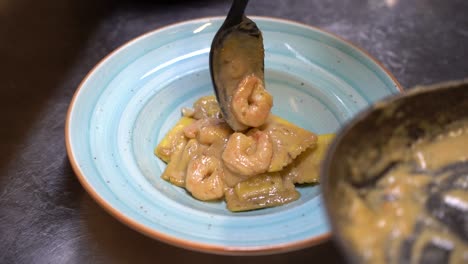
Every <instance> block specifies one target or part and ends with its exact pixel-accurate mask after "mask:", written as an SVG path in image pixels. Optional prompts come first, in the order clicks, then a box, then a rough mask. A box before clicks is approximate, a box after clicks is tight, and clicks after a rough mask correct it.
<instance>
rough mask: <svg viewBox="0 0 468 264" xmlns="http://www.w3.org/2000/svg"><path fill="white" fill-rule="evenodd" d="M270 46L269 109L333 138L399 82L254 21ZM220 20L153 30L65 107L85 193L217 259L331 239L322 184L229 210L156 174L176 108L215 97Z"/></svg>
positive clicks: (316, 40) (320, 41) (284, 25)
mask: <svg viewBox="0 0 468 264" xmlns="http://www.w3.org/2000/svg"><path fill="white" fill-rule="evenodd" d="M252 19H253V20H254V21H255V22H256V23H257V25H258V26H259V28H260V29H261V30H262V32H263V35H264V45H265V79H266V87H267V89H268V90H269V91H270V92H271V93H272V94H273V96H274V107H273V113H275V114H277V115H280V116H282V117H285V118H287V119H288V120H290V121H292V122H293V123H295V124H298V125H300V126H302V127H304V128H306V129H309V130H311V131H314V132H316V133H319V134H321V133H331V132H335V131H337V129H338V128H339V127H341V126H342V125H343V124H344V123H345V122H346V121H347V120H349V119H350V118H352V117H353V116H354V115H355V114H356V113H358V112H359V111H361V110H362V109H364V108H366V107H367V106H369V105H370V104H372V102H374V101H376V100H379V99H381V98H383V97H386V96H388V95H391V94H394V93H398V92H399V91H400V90H401V88H400V86H399V84H398V82H397V81H396V80H395V79H394V78H393V77H392V75H391V74H390V73H388V72H387V71H386V70H385V69H384V68H383V67H382V66H380V64H379V63H378V62H376V61H375V60H374V59H373V58H371V57H370V56H369V55H367V54H366V53H365V52H363V51H361V50H360V49H358V48H357V47H355V46H353V45H351V44H349V43H348V42H346V41H344V40H341V39H340V38H338V37H336V36H334V35H332V34H330V33H326V32H324V31H321V30H319V29H317V28H313V27H310V26H306V25H302V24H298V23H295V22H291V21H285V20H279V19H273V18H265V17H252ZM222 22H223V18H219V17H218V18H216V17H215V18H202V19H197V20H191V21H187V22H183V23H179V24H175V25H171V26H168V27H164V28H161V29H158V30H156V31H152V32H149V33H147V34H145V35H143V36H140V37H138V38H136V39H134V40H132V41H130V42H128V43H127V44H125V45H123V46H122V47H120V48H119V49H117V50H116V51H114V52H112V53H111V54H110V55H108V56H107V57H106V58H104V59H103V60H102V61H101V62H100V63H99V64H98V65H97V66H96V67H95V68H94V69H92V70H91V72H90V73H89V74H88V75H87V76H86V77H85V79H84V80H83V81H82V83H81V84H80V86H79V87H78V89H77V91H76V93H75V95H74V97H73V99H72V102H71V104H70V107H69V111H68V115H67V120H66V143H67V144H66V146H67V152H68V156H69V159H70V162H71V164H72V167H73V169H74V171H75V173H76V175H77V177H78V179H79V181H80V182H81V184H82V185H83V187H84V188H85V189H86V191H87V192H88V193H89V194H90V195H91V196H92V197H93V198H94V199H95V200H96V201H97V202H98V203H99V204H100V205H101V206H102V207H103V208H104V209H106V210H107V211H108V212H109V213H110V214H112V215H113V216H114V217H116V218H117V219H119V220H120V221H122V222H123V223H125V224H127V225H128V226H129V227H131V228H133V229H135V230H137V231H139V232H141V233H143V234H146V235H148V236H150V237H152V238H155V239H158V240H161V241H164V242H167V243H169V244H172V245H176V246H180V247H183V248H187V249H191V250H197V251H203V252H210V253H217V254H231V255H233V254H236V255H247V254H269V253H278V252H285V251H290V250H294V249H299V248H304V247H307V246H312V245H314V244H317V243H320V242H322V241H324V240H326V239H328V238H329V237H330V235H329V232H330V227H329V224H328V222H327V218H326V215H325V211H324V206H323V202H322V197H321V195H320V186H304V187H300V188H299V191H300V193H301V198H300V199H299V200H297V201H295V202H293V203H290V204H287V205H284V206H280V207H275V208H269V209H263V210H256V211H250V212H241V213H232V212H229V211H228V210H227V209H226V206H225V204H224V203H223V202H216V203H215V202H201V201H198V200H196V199H194V198H192V197H191V196H190V195H189V194H188V193H187V192H186V191H185V190H184V189H182V188H179V187H176V186H173V185H171V184H170V183H168V182H166V181H164V180H162V179H161V178H160V175H161V172H162V171H163V170H164V168H165V164H164V163H163V162H162V161H161V160H159V159H158V158H157V157H155V156H154V154H153V150H154V147H155V146H156V145H157V144H158V142H159V141H160V140H161V139H162V138H163V136H164V135H165V134H166V132H167V131H168V130H169V129H170V128H171V127H172V126H173V125H174V124H175V123H176V121H177V120H178V118H179V117H180V115H181V114H180V109H181V108H182V107H184V106H191V105H192V103H193V102H194V101H195V100H196V99H197V98H199V97H200V96H203V95H209V94H213V90H212V86H211V79H210V76H209V69H208V55H209V50H210V44H211V40H212V39H213V36H214V34H215V32H216V31H217V29H218V28H219V27H220V25H221V24H222Z"/></svg>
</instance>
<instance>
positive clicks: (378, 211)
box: [341, 126, 468, 264]
mask: <svg viewBox="0 0 468 264" xmlns="http://www.w3.org/2000/svg"><path fill="white" fill-rule="evenodd" d="M397 151H399V150H397ZM394 154H395V153H394ZM397 154H398V155H400V156H401V157H410V158H408V159H407V160H406V161H404V162H401V163H398V164H397V165H396V166H394V167H393V168H392V169H391V170H389V171H387V172H386V173H384V175H383V176H381V177H379V179H378V181H377V182H376V183H375V185H373V186H367V187H356V188H355V187H353V186H351V185H349V184H346V183H342V185H341V187H342V188H343V190H344V191H345V193H346V195H348V196H349V197H350V198H351V199H350V204H349V207H348V208H349V211H348V215H349V216H351V217H349V218H347V219H343V221H350V222H348V223H346V224H344V223H343V233H344V235H345V236H346V237H347V238H348V239H349V240H350V241H352V247H353V248H354V250H355V251H356V252H358V253H359V255H360V256H361V258H362V261H363V262H364V263H401V262H402V261H407V262H405V263H453V264H455V263H468V241H467V240H468V237H467V233H468V230H467V229H468V226H467V225H468V176H464V175H468V164H467V163H466V162H468V126H464V127H461V128H459V129H456V130H452V131H451V132H449V133H445V134H443V135H439V136H438V137H436V138H435V139H432V140H429V139H426V140H421V141H420V142H417V143H415V144H414V145H413V146H412V147H411V148H409V149H406V150H401V153H397ZM453 164H458V165H460V167H459V168H461V166H465V167H466V169H465V170H464V171H463V172H462V173H460V172H458V174H457V171H456V170H455V169H453V168H454V167H452V168H450V167H447V166H450V165H452V166H453ZM463 173H464V174H463ZM457 177H458V178H457ZM454 179H455V180H454ZM454 212H456V213H454ZM463 224H464V225H465V226H463Z"/></svg>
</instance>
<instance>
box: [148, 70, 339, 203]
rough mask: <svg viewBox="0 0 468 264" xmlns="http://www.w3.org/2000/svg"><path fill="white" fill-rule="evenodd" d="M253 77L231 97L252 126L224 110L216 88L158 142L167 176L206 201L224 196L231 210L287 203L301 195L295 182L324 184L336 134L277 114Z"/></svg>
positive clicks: (158, 152) (238, 114)
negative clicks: (321, 176) (323, 170)
mask: <svg viewBox="0 0 468 264" xmlns="http://www.w3.org/2000/svg"><path fill="white" fill-rule="evenodd" d="M255 78H256V77H254V76H247V77H246V78H245V79H244V81H243V82H242V83H241V85H240V87H239V91H236V92H235V95H234V97H233V104H232V106H233V107H232V108H233V109H234V110H233V112H234V113H237V114H235V115H236V118H238V119H239V120H240V122H241V123H242V124H244V125H245V126H246V127H248V128H247V129H245V130H243V131H242V132H240V131H234V130H233V129H232V128H231V127H230V126H229V125H228V124H227V123H226V121H225V120H224V119H223V118H222V114H221V110H220V107H219V105H218V103H217V101H216V98H215V97H214V96H204V97H201V98H200V99H198V100H197V101H196V102H195V103H194V104H193V108H191V109H189V108H184V109H182V113H183V116H182V117H181V119H180V120H179V121H178V122H177V123H176V124H175V126H174V127H173V128H172V129H171V130H170V131H169V132H168V133H167V134H166V136H165V137H164V138H163V139H162V141H161V142H160V143H159V144H158V146H157V147H156V149H155V154H156V156H158V157H159V158H160V159H161V160H163V161H164V162H166V163H167V167H166V169H165V171H164V172H163V174H162V176H161V177H162V178H163V179H164V180H166V181H168V182H170V183H172V184H174V185H177V186H180V187H184V188H185V189H186V190H187V191H188V192H190V193H191V195H192V196H193V197H195V198H196V199H199V200H202V201H212V200H222V199H225V201H226V204H227V208H228V209H229V210H231V211H247V210H254V209H260V208H266V207H273V206H278V205H283V204H286V203H289V202H292V201H295V200H297V199H298V198H299V197H300V194H299V192H298V191H297V190H296V186H295V184H318V182H319V181H318V170H319V166H320V161H321V159H322V156H323V155H324V150H325V149H326V146H327V145H328V144H329V142H330V139H331V138H332V137H333V135H332V134H328V135H320V136H317V135H316V134H314V133H312V132H310V131H307V130H305V129H303V128H301V127H298V126H296V125H294V124H292V123H290V122H288V121H286V120H284V119H282V118H281V117H279V116H276V115H273V114H271V113H270V108H271V106H272V105H273V99H272V97H271V95H270V94H269V93H268V92H267V91H266V90H265V89H264V87H263V84H262V83H261V80H260V79H258V78H257V79H255ZM259 82H260V83H259ZM242 89H246V91H242ZM244 92H245V94H241V95H239V96H237V95H236V94H238V93H244ZM250 97H252V98H250ZM249 98H250V99H249Z"/></svg>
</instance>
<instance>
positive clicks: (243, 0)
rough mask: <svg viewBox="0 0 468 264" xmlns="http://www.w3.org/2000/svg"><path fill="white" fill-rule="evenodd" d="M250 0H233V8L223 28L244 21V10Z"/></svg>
mask: <svg viewBox="0 0 468 264" xmlns="http://www.w3.org/2000/svg"><path fill="white" fill-rule="evenodd" d="M248 3H249V0H233V1H232V5H231V9H229V13H228V14H227V17H226V20H225V21H224V23H223V26H222V27H223V28H228V27H231V26H234V25H238V24H240V23H241V22H242V19H243V17H244V11H245V8H246V7H247V4H248Z"/></svg>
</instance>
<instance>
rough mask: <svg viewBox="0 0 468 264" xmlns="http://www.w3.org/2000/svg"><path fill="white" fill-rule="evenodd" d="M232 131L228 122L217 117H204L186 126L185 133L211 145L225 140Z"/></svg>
mask: <svg viewBox="0 0 468 264" xmlns="http://www.w3.org/2000/svg"><path fill="white" fill-rule="evenodd" d="M231 133H232V129H231V128H230V127H229V125H228V124H227V123H225V122H224V121H223V120H221V119H217V118H203V119H199V120H197V121H195V122H194V123H192V124H190V125H188V126H187V127H185V128H184V135H185V136H186V137H188V138H196V139H197V140H198V141H199V142H200V143H202V144H205V145H211V144H213V143H215V142H219V141H221V142H225V141H227V139H228V138H229V135H230V134H231Z"/></svg>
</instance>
